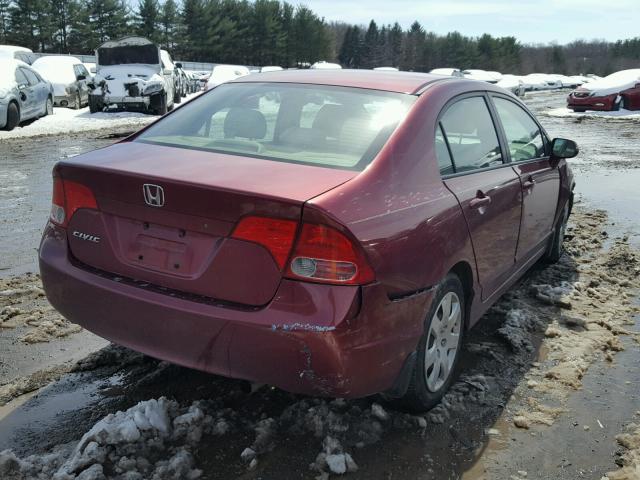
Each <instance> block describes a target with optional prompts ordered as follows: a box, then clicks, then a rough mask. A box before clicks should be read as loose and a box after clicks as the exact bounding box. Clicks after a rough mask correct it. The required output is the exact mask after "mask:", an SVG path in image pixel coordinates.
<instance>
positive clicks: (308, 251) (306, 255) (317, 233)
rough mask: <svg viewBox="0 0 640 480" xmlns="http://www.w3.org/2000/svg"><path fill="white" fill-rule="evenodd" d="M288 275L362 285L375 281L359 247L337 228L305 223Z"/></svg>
mask: <svg viewBox="0 0 640 480" xmlns="http://www.w3.org/2000/svg"><path fill="white" fill-rule="evenodd" d="M287 276H288V277H290V278H295V279H304V280H310V281H316V282H322V283H337V284H343V285H362V284H366V283H370V282H372V281H373V280H374V279H375V275H374V273H373V270H372V269H371V267H370V266H369V264H368V263H367V261H366V258H365V256H364V253H363V252H362V250H361V249H360V247H359V246H358V245H355V244H354V243H353V242H352V241H351V240H350V239H349V238H347V237H346V236H345V235H344V234H342V233H341V232H339V231H338V230H336V229H333V228H331V227H328V226H325V225H316V224H311V223H305V224H303V225H302V230H301V232H300V236H299V238H298V241H297V242H296V246H295V248H294V252H293V254H292V255H291V262H290V263H289V266H288V268H287Z"/></svg>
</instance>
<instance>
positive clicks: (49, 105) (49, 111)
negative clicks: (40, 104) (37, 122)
mask: <svg viewBox="0 0 640 480" xmlns="http://www.w3.org/2000/svg"><path fill="white" fill-rule="evenodd" d="M47 115H53V100H51V97H47V101H46V103H45V105H44V115H42V116H43V117H46V116H47Z"/></svg>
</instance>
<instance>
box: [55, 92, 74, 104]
mask: <svg viewBox="0 0 640 480" xmlns="http://www.w3.org/2000/svg"><path fill="white" fill-rule="evenodd" d="M76 101H77V98H76V95H75V94H73V95H72V94H69V95H56V96H54V97H53V104H54V105H55V106H56V107H70V106H72V105H75V103H76Z"/></svg>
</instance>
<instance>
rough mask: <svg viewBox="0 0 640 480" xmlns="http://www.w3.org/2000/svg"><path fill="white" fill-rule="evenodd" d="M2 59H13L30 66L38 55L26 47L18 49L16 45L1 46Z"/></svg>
mask: <svg viewBox="0 0 640 480" xmlns="http://www.w3.org/2000/svg"><path fill="white" fill-rule="evenodd" d="M0 58H13V59H14V60H20V61H22V62H24V63H26V64H28V65H31V64H32V63H33V62H34V61H35V59H36V58H37V57H36V55H35V54H34V53H33V52H32V51H31V49H29V48H26V47H18V46H16V45H0Z"/></svg>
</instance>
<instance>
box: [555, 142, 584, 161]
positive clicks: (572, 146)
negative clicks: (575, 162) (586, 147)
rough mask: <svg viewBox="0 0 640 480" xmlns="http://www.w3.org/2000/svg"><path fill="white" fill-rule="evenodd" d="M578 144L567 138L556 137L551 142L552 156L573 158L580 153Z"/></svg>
mask: <svg viewBox="0 0 640 480" xmlns="http://www.w3.org/2000/svg"><path fill="white" fill-rule="evenodd" d="M579 151H580V150H579V149H578V144H577V143H576V142H574V141H573V140H567V139H566V138H554V139H553V141H552V142H551V156H552V157H555V158H573V157H575V156H576V155H578V152H579Z"/></svg>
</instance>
